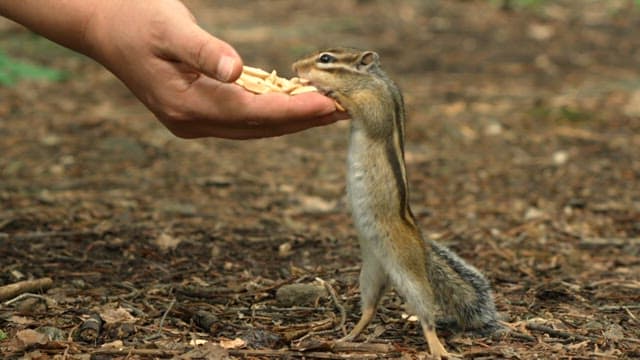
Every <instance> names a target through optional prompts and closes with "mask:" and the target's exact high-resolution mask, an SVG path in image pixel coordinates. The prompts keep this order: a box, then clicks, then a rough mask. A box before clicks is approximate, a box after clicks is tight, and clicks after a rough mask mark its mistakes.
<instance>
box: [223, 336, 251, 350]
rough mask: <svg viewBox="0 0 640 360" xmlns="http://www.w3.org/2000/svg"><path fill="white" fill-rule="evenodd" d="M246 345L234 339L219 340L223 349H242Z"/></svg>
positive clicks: (242, 341) (240, 340)
mask: <svg viewBox="0 0 640 360" xmlns="http://www.w3.org/2000/svg"><path fill="white" fill-rule="evenodd" d="M246 344H247V343H246V342H245V341H244V340H242V339H240V338H235V339H233V340H220V346H222V348H224V349H238V348H241V347H244V346H245V345H246Z"/></svg>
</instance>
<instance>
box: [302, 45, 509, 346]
mask: <svg viewBox="0 0 640 360" xmlns="http://www.w3.org/2000/svg"><path fill="white" fill-rule="evenodd" d="M293 69H294V71H295V72H296V73H297V74H298V76H300V77H301V78H304V79H308V80H310V81H311V85H313V86H315V87H317V88H318V89H320V91H322V92H324V93H325V94H326V95H327V96H329V97H331V98H333V99H335V100H337V102H339V103H340V104H341V105H342V106H343V107H344V108H346V109H347V111H348V112H349V115H350V116H351V119H352V120H351V134H350V141H349V154H348V174H347V194H348V199H349V203H350V205H351V211H352V216H353V220H354V223H355V227H356V230H357V232H358V238H359V242H360V249H361V253H362V262H363V264H362V270H361V273H360V291H361V300H362V304H361V305H362V316H361V318H360V320H359V321H358V323H357V324H356V325H355V327H354V328H353V330H352V331H351V332H350V333H349V334H348V335H347V336H345V337H344V338H342V339H341V340H344V341H350V340H353V339H355V338H356V337H357V336H358V335H359V334H360V333H361V332H362V331H363V330H364V328H365V327H366V326H367V324H368V323H369V322H370V321H371V319H372V318H373V316H374V314H375V311H376V307H377V306H378V303H379V302H380V299H381V298H382V296H383V295H384V292H385V290H386V289H387V287H388V286H389V285H393V286H394V288H395V289H396V291H397V292H398V293H399V294H400V295H401V296H402V297H403V298H404V299H405V301H406V302H407V304H408V306H409V309H410V310H411V311H412V312H413V313H414V314H415V315H417V317H418V318H419V320H420V324H421V327H422V329H423V332H424V336H425V340H426V342H427V344H428V347H429V350H430V352H431V354H432V356H433V357H435V358H436V359H441V358H442V357H450V356H452V355H450V354H449V353H448V352H447V351H446V350H445V348H444V346H443V345H442V343H441V342H440V340H439V339H438V336H437V334H436V319H435V314H436V307H438V308H439V309H440V311H441V312H442V313H444V315H445V319H443V321H442V323H444V324H448V325H456V326H457V327H459V328H461V329H472V330H480V331H482V332H484V333H488V332H492V331H493V330H495V329H497V328H498V327H499V326H498V323H497V320H496V310H495V305H494V302H493V298H492V295H491V288H490V286H489V282H488V281H487V279H486V278H485V277H484V276H483V275H482V274H481V273H480V272H479V271H478V270H477V269H476V268H474V267H473V266H471V265H469V264H467V263H466V262H465V261H464V260H462V259H461V258H460V257H458V256H457V255H456V254H454V253H453V252H452V251H451V250H449V249H448V248H446V247H445V246H443V245H440V244H438V243H437V242H435V241H429V240H425V238H424V237H423V236H422V234H421V231H420V229H419V228H418V225H417V224H416V219H415V217H414V215H413V214H412V212H411V208H410V206H409V190H408V185H407V174H406V169H405V163H404V132H405V125H404V123H405V111H404V101H403V99H402V94H401V93H400V90H399V89H398V87H397V86H396V85H395V84H394V83H393V81H391V79H389V77H388V76H387V75H386V74H385V73H384V72H383V71H382V69H381V68H380V61H379V56H378V54H377V53H375V52H373V51H360V50H356V49H349V48H338V49H332V50H326V51H322V52H318V53H315V54H313V55H311V56H309V57H306V58H304V59H301V60H299V61H297V62H295V63H294V64H293Z"/></svg>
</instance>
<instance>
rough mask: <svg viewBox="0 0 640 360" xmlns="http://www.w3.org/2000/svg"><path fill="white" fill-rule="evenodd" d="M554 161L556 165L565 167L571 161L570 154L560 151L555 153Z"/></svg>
mask: <svg viewBox="0 0 640 360" xmlns="http://www.w3.org/2000/svg"><path fill="white" fill-rule="evenodd" d="M552 160H553V163H554V164H555V165H564V164H566V163H567V161H568V160H569V153H568V152H566V151H563V150H559V151H556V152H554V153H553V155H552Z"/></svg>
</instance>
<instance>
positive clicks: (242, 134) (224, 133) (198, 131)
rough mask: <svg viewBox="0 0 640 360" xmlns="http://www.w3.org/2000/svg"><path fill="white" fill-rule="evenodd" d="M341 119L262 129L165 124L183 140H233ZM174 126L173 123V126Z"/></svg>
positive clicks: (332, 117) (202, 123)
mask: <svg viewBox="0 0 640 360" xmlns="http://www.w3.org/2000/svg"><path fill="white" fill-rule="evenodd" d="M342 118H343V117H342V116H341V115H339V114H338V113H333V114H330V115H327V116H323V117H319V118H313V119H308V121H305V122H297V123H295V122H294V123H290V124H286V125H283V126H276V127H273V126H271V127H264V126H256V127H255V128H235V127H233V128H226V127H220V126H212V125H211V124H210V123H207V122H206V121H196V120H194V121H191V122H189V123H188V124H186V123H181V124H179V126H175V127H174V126H172V124H166V125H167V128H169V130H171V132H172V133H173V134H174V135H176V136H179V137H181V138H185V139H192V138H201V137H217V138H225V139H233V140H247V139H259V138H266V137H275V136H282V135H286V134H291V133H295V132H299V131H302V130H306V129H309V128H311V127H318V126H325V125H329V124H333V123H334V122H336V121H338V120H341V119H342ZM173 125H175V123H174V124H173Z"/></svg>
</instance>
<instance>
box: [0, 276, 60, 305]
mask: <svg viewBox="0 0 640 360" xmlns="http://www.w3.org/2000/svg"><path fill="white" fill-rule="evenodd" d="M52 285H53V280H52V279H51V278H48V277H46V278H41V279H35V280H26V281H19V282H17V283H13V284H9V285H4V286H0V301H3V300H7V299H11V298H13V297H16V296H18V295H20V294H23V293H28V292H35V291H43V290H46V289H49V288H50V287H51V286H52Z"/></svg>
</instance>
